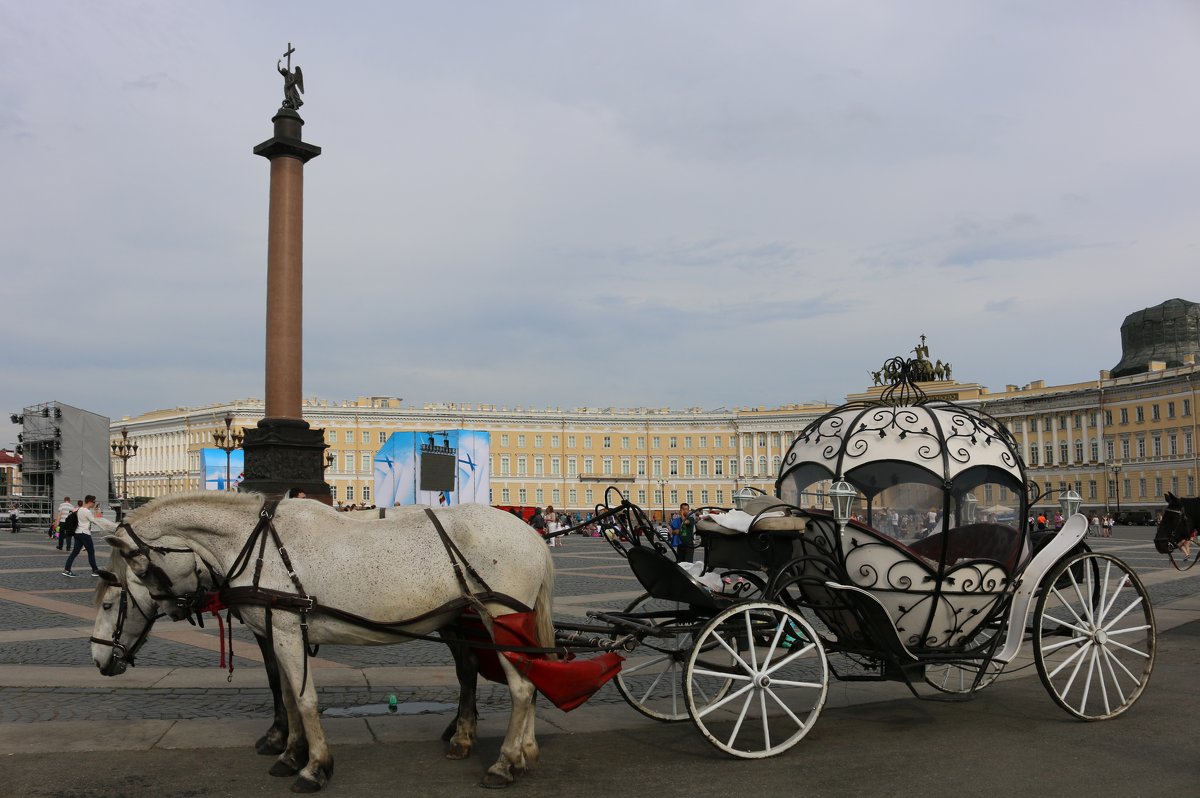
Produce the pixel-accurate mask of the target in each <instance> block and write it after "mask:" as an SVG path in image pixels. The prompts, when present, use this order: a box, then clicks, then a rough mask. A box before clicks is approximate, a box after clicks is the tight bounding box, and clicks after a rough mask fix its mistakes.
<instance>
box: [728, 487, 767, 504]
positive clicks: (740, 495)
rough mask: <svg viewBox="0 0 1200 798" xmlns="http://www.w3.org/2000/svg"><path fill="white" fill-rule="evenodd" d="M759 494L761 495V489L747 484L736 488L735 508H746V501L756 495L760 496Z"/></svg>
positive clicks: (734, 493)
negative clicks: (758, 489)
mask: <svg viewBox="0 0 1200 798" xmlns="http://www.w3.org/2000/svg"><path fill="white" fill-rule="evenodd" d="M759 495H761V491H757V490H755V489H754V488H752V487H750V486H749V485H747V486H746V487H744V488H739V489H738V490H735V491H734V492H733V506H734V508H735V509H738V510H745V509H746V503H747V502H749V501H750V500H751V499H753V498H754V497H755V496H759Z"/></svg>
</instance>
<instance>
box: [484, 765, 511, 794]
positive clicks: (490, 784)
mask: <svg viewBox="0 0 1200 798" xmlns="http://www.w3.org/2000/svg"><path fill="white" fill-rule="evenodd" d="M512 782H513V780H512V776H508V777H507V778H506V777H504V776H500V775H498V774H496V773H493V772H491V771H490V770H489V771H488V772H487V773H484V774H483V781H481V782H480V783H479V786H480V787H486V788H487V789H489V790H499V789H503V788H504V787H507V786H508V785H510V784H512Z"/></svg>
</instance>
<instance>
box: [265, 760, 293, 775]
mask: <svg viewBox="0 0 1200 798" xmlns="http://www.w3.org/2000/svg"><path fill="white" fill-rule="evenodd" d="M267 772H268V773H270V774H271V775H272V776H295V775H296V774H297V773H299V772H300V770H299V769H298V768H294V767H292V766H291V765H289V764H288V763H286V762H279V761H277V762H276V763H275V764H273V765H271V769H270V770H268V771H267Z"/></svg>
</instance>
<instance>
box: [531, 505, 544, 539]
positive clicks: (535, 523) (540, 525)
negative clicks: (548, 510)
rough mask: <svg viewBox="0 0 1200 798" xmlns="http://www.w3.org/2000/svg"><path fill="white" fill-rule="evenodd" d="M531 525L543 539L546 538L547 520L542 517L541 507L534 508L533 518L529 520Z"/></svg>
mask: <svg viewBox="0 0 1200 798" xmlns="http://www.w3.org/2000/svg"><path fill="white" fill-rule="evenodd" d="M529 525H530V526H531V527H533V528H534V530H536V531H537V533H538V534H539V535H541V536H542V537H543V538H544V537H546V519H545V517H544V516H543V515H542V508H541V507H534V508H533V516H532V517H531V518H530V519H529Z"/></svg>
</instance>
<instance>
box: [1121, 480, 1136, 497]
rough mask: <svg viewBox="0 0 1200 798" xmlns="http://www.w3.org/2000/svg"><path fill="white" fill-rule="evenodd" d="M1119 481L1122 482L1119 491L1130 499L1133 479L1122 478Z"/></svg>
mask: <svg viewBox="0 0 1200 798" xmlns="http://www.w3.org/2000/svg"><path fill="white" fill-rule="evenodd" d="M1121 483H1122V484H1121V493H1123V494H1124V496H1125V498H1126V499H1132V498H1133V480H1131V479H1123V480H1121Z"/></svg>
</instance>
